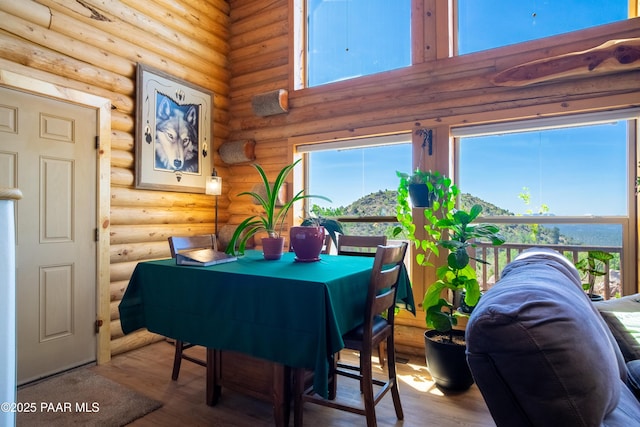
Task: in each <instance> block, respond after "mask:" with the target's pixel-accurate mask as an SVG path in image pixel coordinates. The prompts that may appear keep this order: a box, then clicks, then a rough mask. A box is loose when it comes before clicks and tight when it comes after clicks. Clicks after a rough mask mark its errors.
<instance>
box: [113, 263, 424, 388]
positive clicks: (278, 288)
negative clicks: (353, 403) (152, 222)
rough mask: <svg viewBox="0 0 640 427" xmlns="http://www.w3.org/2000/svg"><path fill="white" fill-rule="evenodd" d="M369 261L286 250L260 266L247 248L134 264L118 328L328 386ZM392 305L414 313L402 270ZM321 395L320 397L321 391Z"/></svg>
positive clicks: (355, 319)
mask: <svg viewBox="0 0 640 427" xmlns="http://www.w3.org/2000/svg"><path fill="white" fill-rule="evenodd" d="M372 266H373V258H366V257H353V256H351V257H348V256H335V255H323V256H322V259H321V260H320V261H318V262H311V263H299V262H294V254H293V253H285V254H284V255H283V257H282V259H281V260H279V261H265V260H264V259H263V257H262V253H261V252H257V251H248V252H247V254H246V255H245V256H242V257H239V258H238V260H237V261H234V262H230V263H226V264H219V265H215V266H210V267H185V266H178V265H176V262H175V260H174V259H166V260H159V261H149V262H142V263H139V264H138V265H137V267H136V269H135V271H134V272H133V275H132V277H131V280H130V282H129V286H128V288H127V290H126V292H125V294H124V297H123V299H122V301H121V303H120V306H119V310H120V322H121V325H122V330H123V331H124V332H125V334H126V333H130V332H132V331H134V330H137V329H139V328H143V327H146V328H147V329H148V330H150V331H152V332H156V333H158V334H161V335H165V336H168V337H171V338H175V339H180V340H183V341H186V342H190V343H194V344H198V345H202V346H206V347H209V348H216V349H220V350H232V351H238V352H242V353H245V354H249V355H252V356H255V357H259V358H263V359H267V360H271V361H274V362H277V363H281V364H283V365H287V366H291V367H304V368H308V369H313V370H315V371H316V375H315V381H316V384H314V386H315V387H316V390H320V391H323V390H326V389H327V383H326V379H327V373H328V367H329V361H330V357H331V355H332V354H333V353H335V352H337V351H339V350H340V349H341V348H343V347H344V343H343V341H342V335H343V334H344V333H346V332H347V331H349V330H350V329H352V328H353V327H355V326H357V325H358V324H360V323H362V321H363V316H364V303H365V297H366V293H367V285H368V282H369V277H370V274H371V267H372ZM398 300H399V301H400V300H402V301H403V303H404V304H406V305H407V308H408V309H410V310H411V311H413V312H414V314H415V309H414V302H413V295H412V293H411V285H410V283H409V279H408V277H407V275H406V273H404V274H403V275H402V280H401V284H400V286H399V289H398ZM321 394H324V393H321Z"/></svg>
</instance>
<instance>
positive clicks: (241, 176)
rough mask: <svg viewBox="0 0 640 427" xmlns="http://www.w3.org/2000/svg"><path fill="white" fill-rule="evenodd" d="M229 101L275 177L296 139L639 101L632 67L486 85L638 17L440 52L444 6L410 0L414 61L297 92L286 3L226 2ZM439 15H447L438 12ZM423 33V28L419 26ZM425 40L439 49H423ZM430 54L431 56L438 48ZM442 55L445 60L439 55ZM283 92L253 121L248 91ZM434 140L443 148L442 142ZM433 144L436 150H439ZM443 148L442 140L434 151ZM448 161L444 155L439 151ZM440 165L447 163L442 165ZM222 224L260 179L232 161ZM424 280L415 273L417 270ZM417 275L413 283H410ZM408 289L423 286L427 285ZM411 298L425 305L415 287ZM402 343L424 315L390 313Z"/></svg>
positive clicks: (234, 123) (235, 125) (240, 132)
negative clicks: (274, 111) (452, 53)
mask: <svg viewBox="0 0 640 427" xmlns="http://www.w3.org/2000/svg"><path fill="white" fill-rule="evenodd" d="M229 3H230V5H231V15H230V17H231V23H230V36H231V37H230V46H231V50H230V54H229V59H230V62H231V92H230V94H231V99H233V103H232V105H231V106H230V110H229V111H230V123H229V130H230V140H243V139H253V140H255V141H256V146H255V155H256V163H259V164H261V165H262V166H264V167H265V168H267V170H268V173H271V174H275V173H277V171H278V170H279V169H280V168H282V167H283V166H285V165H286V164H287V163H289V162H290V161H291V160H292V158H293V149H294V148H293V145H294V144H295V143H302V142H305V143H308V142H316V141H326V140H332V139H334V138H347V137H351V136H360V135H366V134H369V133H376V132H377V133H385V132H394V131H412V130H414V129H419V128H422V127H432V128H443V127H444V131H445V133H448V132H446V131H447V126H449V125H460V124H466V123H474V122H486V121H490V120H508V119H516V118H533V117H540V116H545V115H556V114H564V113H570V112H581V111H590V110H602V109H608V108H620V107H625V106H633V105H638V104H640V84H638V82H639V81H640V73H639V72H638V71H637V70H638V65H640V64H638V63H636V66H635V69H631V70H629V69H627V70H623V71H621V72H616V73H611V74H605V75H594V76H589V75H584V76H581V78H574V79H560V80H554V81H550V82H547V83H545V84H538V85H532V86H523V87H503V86H497V85H495V84H494V83H492V78H493V77H494V76H495V75H496V74H497V73H499V72H500V71H502V70H506V69H508V68H510V67H513V66H515V65H519V64H524V63H526V62H529V61H533V60H537V59H540V58H546V57H550V56H556V55H562V54H565V53H568V52H574V51H580V50H585V49H588V48H592V47H595V46H598V45H600V44H602V43H603V42H606V41H608V40H610V39H625V38H633V37H639V36H640V20H639V19H634V20H631V21H627V22H622V23H617V24H613V25H608V26H605V27H601V28H594V29H589V30H586V31H582V32H581V33H580V34H568V35H563V36H559V37H556V38H555V39H554V42H553V43H547V44H546V45H544V46H543V45H542V44H541V43H540V41H534V42H529V43H524V44H521V45H518V46H510V47H505V48H501V49H494V50H491V51H486V52H480V53H476V54H471V55H465V56H462V57H456V58H446V56H447V55H446V50H447V43H446V40H444V41H443V40H442V38H440V39H436V40H434V38H435V37H437V36H436V34H435V31H433V29H435V28H436V27H437V28H440V29H441V31H442V30H444V31H443V32H446V16H445V17H444V19H443V18H442V16H440V17H438V16H437V13H438V12H441V13H442V9H436V4H438V5H439V6H441V5H442V3H444V2H436V1H435V0H424V1H417V2H416V4H414V8H413V9H414V15H417V17H416V19H418V20H422V19H424V21H420V22H419V23H415V22H414V25H413V27H414V28H415V29H416V31H415V32H414V36H415V35H416V33H418V34H420V37H423V39H422V41H423V43H424V44H423V45H422V46H420V45H416V43H414V46H413V50H414V60H415V58H419V59H420V60H421V61H422V62H421V63H416V64H414V65H413V66H411V67H408V68H403V69H399V70H394V71H390V72H386V73H381V74H378V75H374V76H368V77H363V78H359V79H353V80H347V81H342V82H336V83H332V84H329V85H325V86H321V87H316V88H309V89H303V90H298V91H296V90H294V79H293V76H292V72H293V68H294V67H293V64H291V63H290V61H291V58H293V57H294V55H295V52H292V51H291V49H292V46H293V43H292V40H291V39H290V34H291V33H292V32H293V29H292V28H291V26H290V25H291V24H290V23H291V22H292V17H291V16H290V15H289V14H290V11H289V10H287V8H288V6H289V5H290V4H291V2H290V1H289V0H272V1H268V2H267V1H262V0H230V1H229ZM445 12H446V11H445ZM421 29H424V30H421ZM427 46H431V47H437V49H435V48H428V47H427ZM436 50H437V53H436V52H435V51H436ZM436 58H444V59H436ZM276 89H288V90H289V112H288V113H285V114H280V115H275V116H269V117H260V116H257V115H255V114H254V113H253V111H252V109H251V98H252V96H254V95H257V94H261V93H265V92H269V91H273V90H276ZM436 143H441V144H443V145H446V144H447V143H448V138H447V136H446V135H445V136H444V137H440V136H439V137H438V138H437V139H436ZM437 150H438V147H436V152H437ZM443 150H446V147H443V146H442V145H441V147H440V151H443ZM436 154H437V156H438V157H440V158H442V159H444V160H445V161H446V159H447V156H444V155H442V153H440V154H438V153H436ZM440 166H441V167H439V169H440V170H446V167H447V166H446V165H440ZM229 169H230V171H231V173H230V176H229V185H230V187H231V190H230V206H229V208H228V210H229V222H230V223H231V224H237V223H239V222H240V221H241V220H242V219H243V218H245V217H246V215H247V214H248V213H253V212H254V210H255V207H252V206H251V205H250V203H249V202H248V200H246V199H245V198H239V197H235V196H233V195H234V194H237V193H238V192H240V191H245V190H246V189H248V188H250V187H251V186H252V185H253V184H254V183H257V182H258V179H259V178H258V176H257V174H256V173H255V172H254V171H253V170H252V169H251V168H249V167H247V166H231V167H230V168H229ZM418 277H422V276H418ZM416 280H420V279H416ZM417 285H418V284H416V283H415V282H414V289H420V290H422V289H424V285H422V286H417ZM415 299H416V301H422V293H421V291H418V290H416V298H415ZM396 319H397V323H398V324H399V327H398V336H397V342H398V343H399V345H400V347H401V348H402V349H403V350H405V351H409V350H411V349H413V350H414V351H416V352H418V353H420V352H421V351H423V350H422V348H423V343H424V339H423V337H422V332H423V330H424V316H423V314H421V313H418V315H417V316H416V317H415V318H414V317H412V316H406V315H404V314H401V315H400V316H399V318H398V317H397V318H396Z"/></svg>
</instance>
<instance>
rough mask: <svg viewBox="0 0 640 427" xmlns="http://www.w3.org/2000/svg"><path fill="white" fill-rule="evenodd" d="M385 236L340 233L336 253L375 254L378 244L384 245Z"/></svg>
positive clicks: (385, 242)
mask: <svg viewBox="0 0 640 427" xmlns="http://www.w3.org/2000/svg"><path fill="white" fill-rule="evenodd" d="M386 244H387V236H355V235H349V234H342V235H340V236H339V237H338V255H357V256H370V257H374V256H375V255H376V249H377V248H378V245H383V246H384V245H386Z"/></svg>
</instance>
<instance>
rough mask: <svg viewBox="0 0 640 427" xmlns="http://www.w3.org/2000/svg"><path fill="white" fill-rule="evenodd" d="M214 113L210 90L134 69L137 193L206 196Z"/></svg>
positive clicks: (149, 70) (148, 69)
mask: <svg viewBox="0 0 640 427" xmlns="http://www.w3.org/2000/svg"><path fill="white" fill-rule="evenodd" d="M212 108H213V94H212V93H211V92H210V91H207V90H206V89H204V88H202V87H199V86H197V85H194V84H191V83H188V82H185V81H183V80H180V79H177V78H175V77H173V76H170V75H168V74H165V73H163V72H161V71H159V70H155V69H153V68H151V67H148V66H146V65H143V64H138V69H137V92H136V144H135V145H136V159H135V160H136V161H135V164H136V179H135V186H136V188H143V189H150V190H163V191H179V192H187V193H204V192H205V185H206V179H207V177H208V176H209V175H211V168H212V159H211V156H212V154H211V149H212V146H213V144H212V140H211V138H212V136H211V135H212V125H211V120H212Z"/></svg>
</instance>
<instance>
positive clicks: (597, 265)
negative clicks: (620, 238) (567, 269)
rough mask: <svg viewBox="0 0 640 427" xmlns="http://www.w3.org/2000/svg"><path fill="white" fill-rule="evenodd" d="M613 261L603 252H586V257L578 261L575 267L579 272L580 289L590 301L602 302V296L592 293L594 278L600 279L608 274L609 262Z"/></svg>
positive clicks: (610, 255)
mask: <svg viewBox="0 0 640 427" xmlns="http://www.w3.org/2000/svg"><path fill="white" fill-rule="evenodd" d="M612 259H613V255H612V254H610V253H609V252H603V251H588V252H587V256H586V257H585V258H582V259H581V260H579V261H578V262H577V263H576V264H575V266H576V268H577V269H578V271H580V273H582V274H581V276H582V280H585V282H584V283H583V284H582V288H583V289H584V290H585V291H586V292H587V295H588V296H589V299H591V301H603V300H604V298H603V297H602V295H598V294H596V293H595V291H594V287H595V284H596V277H602V276H604V275H606V274H608V273H609V271H608V268H607V267H608V265H609V261H611V260H612Z"/></svg>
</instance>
